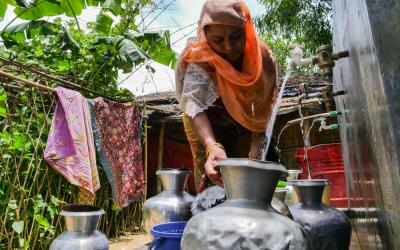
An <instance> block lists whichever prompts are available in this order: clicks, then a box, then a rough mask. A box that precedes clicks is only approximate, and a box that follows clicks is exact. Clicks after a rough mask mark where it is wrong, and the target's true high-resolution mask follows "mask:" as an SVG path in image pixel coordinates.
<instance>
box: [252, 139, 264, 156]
mask: <svg viewBox="0 0 400 250" xmlns="http://www.w3.org/2000/svg"><path fill="white" fill-rule="evenodd" d="M263 139H264V133H255V132H252V133H251V143H250V151H249V158H250V159H260V156H261V144H262V142H263Z"/></svg>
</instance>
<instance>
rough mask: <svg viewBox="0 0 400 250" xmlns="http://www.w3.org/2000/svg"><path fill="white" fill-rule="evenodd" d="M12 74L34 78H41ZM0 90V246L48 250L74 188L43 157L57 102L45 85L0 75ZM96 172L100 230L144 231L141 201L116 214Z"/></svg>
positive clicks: (61, 226) (107, 189) (112, 233)
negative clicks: (0, 105)
mask: <svg viewBox="0 0 400 250" xmlns="http://www.w3.org/2000/svg"><path fill="white" fill-rule="evenodd" d="M15 72H17V73H18V74H19V76H23V77H24V78H31V79H33V81H37V80H39V79H40V77H38V76H37V75H34V74H33V75H32V74H29V75H27V74H26V72H25V71H18V70H16V71H14V73H15ZM41 83H42V84H43V85H46V86H48V85H49V82H41ZM0 89H1V90H2V91H3V92H5V93H6V96H7V100H5V102H6V105H7V108H6V115H4V114H3V115H1V113H0V133H1V134H0V249H48V248H49V245H50V243H51V242H52V240H53V239H54V238H55V237H56V236H57V235H59V234H60V233H61V232H62V231H64V223H63V220H62V218H61V217H60V216H58V213H59V211H60V209H61V207H62V206H63V205H64V204H68V203H73V202H74V197H75V193H76V191H77V190H75V188H74V187H73V186H72V185H71V184H69V182H67V181H66V180H65V179H64V178H63V177H62V176H61V175H59V174H58V173H57V172H56V171H54V170H53V169H52V168H50V167H49V166H48V165H47V164H46V163H45V161H44V158H43V151H44V148H45V146H46V141H47V135H48V132H49V129H50V124H51V119H52V113H53V109H54V105H55V101H54V98H53V96H52V94H51V93H50V92H49V91H46V89H39V88H33V87H26V86H21V85H18V84H16V83H15V82H13V81H10V79H5V78H1V77H0ZM0 96H1V92H0ZM0 101H1V100H0ZM3 101H4V100H3ZM99 174H100V179H101V188H100V190H99V191H98V192H97V193H96V201H95V205H96V206H99V207H102V208H103V209H104V210H105V211H106V214H105V215H104V216H102V218H101V220H100V222H99V230H101V231H102V232H104V233H105V234H106V235H107V237H109V238H115V237H118V236H121V235H124V234H131V233H138V232H142V231H143V226H142V212H141V211H142V205H143V199H140V200H138V201H135V202H133V203H132V204H130V205H129V206H128V207H126V208H124V209H122V210H121V211H119V212H117V211H116V207H115V206H114V202H113V200H112V195H111V188H110V185H108V181H107V178H106V176H105V173H104V171H102V169H101V167H100V166H99Z"/></svg>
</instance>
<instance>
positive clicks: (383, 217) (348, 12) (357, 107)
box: [333, 0, 400, 249]
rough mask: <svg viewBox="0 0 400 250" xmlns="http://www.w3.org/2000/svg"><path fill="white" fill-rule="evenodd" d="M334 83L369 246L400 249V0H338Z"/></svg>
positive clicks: (353, 193) (353, 201)
mask: <svg viewBox="0 0 400 250" xmlns="http://www.w3.org/2000/svg"><path fill="white" fill-rule="evenodd" d="M333 3H334V4H333V5H334V48H335V51H340V50H349V53H350V57H349V58H348V59H342V60H340V61H338V62H337V63H336V65H337V66H336V67H335V69H334V84H335V85H334V86H335V87H334V88H335V89H336V90H345V91H346V95H344V96H340V97H337V98H336V106H337V108H338V110H340V111H342V115H341V117H340V118H339V120H340V123H341V125H342V126H341V138H342V145H343V157H344V161H345V165H346V171H347V173H346V174H347V175H346V178H347V184H348V185H347V186H348V192H349V194H350V207H351V208H352V212H353V214H355V215H357V217H359V218H358V219H357V220H355V228H356V231H357V234H358V236H359V238H360V243H361V246H362V247H363V249H400V196H399V194H398V192H399V190H400V174H399V172H400V162H399V158H398V157H399V155H400V14H399V13H400V1H398V0H351V1H350V0H334V2H333Z"/></svg>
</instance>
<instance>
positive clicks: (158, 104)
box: [137, 75, 330, 122]
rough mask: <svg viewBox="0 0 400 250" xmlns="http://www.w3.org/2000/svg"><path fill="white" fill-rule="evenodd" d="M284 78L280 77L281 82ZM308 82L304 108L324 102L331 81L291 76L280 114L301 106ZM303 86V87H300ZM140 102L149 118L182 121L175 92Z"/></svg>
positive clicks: (149, 97)
mask: <svg viewBox="0 0 400 250" xmlns="http://www.w3.org/2000/svg"><path fill="white" fill-rule="evenodd" d="M281 81H282V79H280V82H281ZM304 83H305V84H307V85H308V88H307V98H306V99H303V100H302V105H303V107H304V108H307V107H309V108H318V107H320V106H321V104H322V103H323V100H322V97H321V94H322V93H323V92H324V91H325V92H326V90H327V89H328V88H329V86H330V85H329V83H327V82H325V81H323V80H322V78H320V77H319V76H314V75H307V76H305V75H300V76H295V77H291V78H290V79H289V81H288V83H287V85H286V88H285V92H284V94H283V100H282V105H281V107H280V110H279V114H286V113H290V112H294V111H297V110H298V107H299V96H300V94H301V93H300V91H299V86H301V85H302V84H304ZM300 88H301V87H300ZM137 100H138V101H140V102H144V103H146V107H147V115H148V116H149V120H150V121H153V122H157V121H162V120H164V121H169V122H174V121H179V122H180V121H181V119H182V112H181V110H180V109H179V104H178V102H177V101H176V99H175V92H160V93H154V94H149V95H144V96H139V97H137Z"/></svg>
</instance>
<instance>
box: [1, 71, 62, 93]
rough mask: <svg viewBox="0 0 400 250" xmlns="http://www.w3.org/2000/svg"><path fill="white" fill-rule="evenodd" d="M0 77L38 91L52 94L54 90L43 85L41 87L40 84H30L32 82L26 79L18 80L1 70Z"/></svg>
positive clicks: (16, 77) (18, 78)
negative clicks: (41, 90)
mask: <svg viewBox="0 0 400 250" xmlns="http://www.w3.org/2000/svg"><path fill="white" fill-rule="evenodd" d="M0 75H2V76H4V77H6V78H9V79H11V80H14V81H17V82H19V83H22V84H25V85H28V86H32V87H36V88H39V89H43V90H47V91H51V92H54V89H52V88H50V87H47V86H45V85H41V84H39V83H36V82H32V81H29V80H26V79H23V78H20V77H18V76H15V75H12V74H9V73H6V72H4V71H2V70H0Z"/></svg>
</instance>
